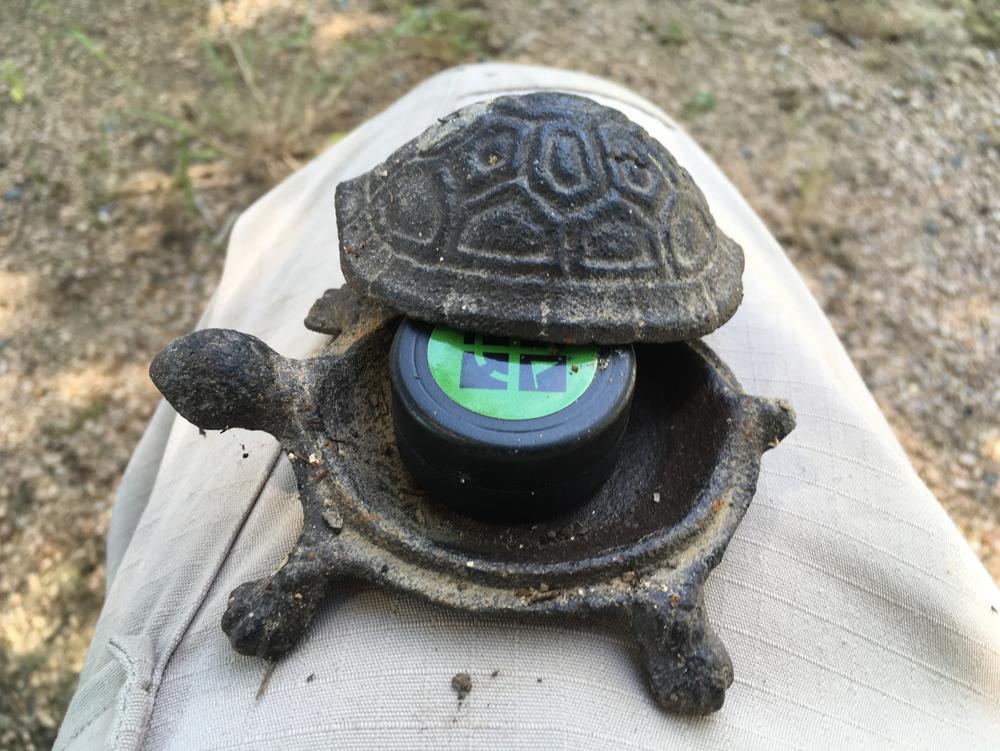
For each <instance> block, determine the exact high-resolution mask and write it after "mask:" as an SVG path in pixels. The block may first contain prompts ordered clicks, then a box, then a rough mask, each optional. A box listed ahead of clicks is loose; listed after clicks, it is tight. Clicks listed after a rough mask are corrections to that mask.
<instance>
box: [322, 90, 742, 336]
mask: <svg viewBox="0 0 1000 751" xmlns="http://www.w3.org/2000/svg"><path fill="white" fill-rule="evenodd" d="M336 203H337V226H338V229H339V234H340V247H341V259H342V264H343V269H344V273H345V275H346V276H347V279H348V281H349V283H350V284H351V285H352V286H353V287H354V288H355V289H358V290H360V291H363V292H364V293H366V294H371V295H374V296H375V297H377V298H379V299H380V300H382V301H383V302H384V303H386V304H387V305H389V306H390V307H392V308H394V309H396V310H400V311H403V312H405V313H406V314H407V315H410V316H412V317H414V318H419V319H421V320H426V321H435V322H438V321H447V322H448V323H449V325H451V326H454V327H456V328H460V329H465V330H469V331H480V332H483V333H490V334H503V335H507V336H518V337H523V338H527V339H537V340H543V341H563V342H570V341H572V342H584V341H587V342H595V343H600V344H612V343H624V342H667V341H678V340H685V339H695V338H697V337H699V336H702V335H704V334H707V333H709V332H710V331H712V330H714V329H716V328H718V327H719V326H720V325H721V324H722V323H724V322H725V321H726V320H728V319H729V318H730V317H731V316H732V315H733V313H734V312H736V308H737V306H738V305H739V303H740V300H741V298H742V294H743V288H742V283H741V276H742V273H743V251H742V250H741V249H740V247H739V246H738V245H737V244H736V243H734V242H733V241H732V240H730V239H729V238H728V237H726V236H725V235H724V234H723V233H722V232H721V231H720V230H719V229H718V228H717V227H716V225H715V222H714V220H713V219H712V215H711V213H710V212H709V209H708V205H707V204H706V202H705V198H704V196H703V195H702V193H701V191H700V190H699V189H698V187H697V186H696V185H695V184H694V182H693V181H692V180H691V176H690V175H689V174H688V173H687V171H686V170H685V169H684V168H683V167H681V166H680V165H679V164H677V162H676V161H675V160H674V158H673V157H672V156H671V155H670V153H669V152H668V151H667V150H666V149H665V148H664V147H663V146H662V145H661V144H660V143H659V141H656V140H655V139H653V138H651V137H650V136H649V135H648V134H647V133H646V132H645V131H644V130H643V129H642V128H640V127H639V126H638V125H636V124H634V123H632V122H631V121H630V120H628V118H626V117H625V116H624V115H623V114H621V113H620V112H618V111H617V110H613V109H610V108H608V107H604V106H602V105H600V104H597V103H596V102H594V101H592V100H590V99H585V98H583V97H579V96H573V95H571V94H561V93H552V92H549V93H540V94H527V95H523V96H506V97H501V98H499V99H495V100H493V101H490V102H485V103H480V104H474V105H472V106H469V107H466V108H464V109H461V110H459V111H458V112H455V113H454V114H452V115H449V116H448V117H445V118H443V119H441V120H440V121H439V122H438V123H437V124H436V125H434V126H432V127H431V128H429V129H428V130H427V131H426V132H424V134H423V135H421V136H420V137H419V138H416V139H414V140H413V141H410V142H409V143H407V144H406V145H405V146H403V147H402V148H400V149H399V150H398V151H396V152H395V153H394V154H392V155H391V156H390V157H389V158H388V159H387V160H386V161H385V163H383V164H382V165H380V166H378V167H376V168H375V169H373V170H371V171H370V172H368V173H366V174H364V175H362V176H360V177H357V178H355V179H353V180H348V181H346V182H343V183H341V184H340V185H339V186H338V187H337V196H336Z"/></svg>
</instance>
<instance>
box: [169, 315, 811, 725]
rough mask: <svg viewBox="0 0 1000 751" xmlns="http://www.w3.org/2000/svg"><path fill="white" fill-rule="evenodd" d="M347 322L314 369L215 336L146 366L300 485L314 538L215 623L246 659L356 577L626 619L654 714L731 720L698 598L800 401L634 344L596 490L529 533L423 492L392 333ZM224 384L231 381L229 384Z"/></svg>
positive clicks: (692, 355) (691, 356) (202, 417)
mask: <svg viewBox="0 0 1000 751" xmlns="http://www.w3.org/2000/svg"><path fill="white" fill-rule="evenodd" d="M335 298H336V296H334V297H331V298H330V300H329V301H330V304H331V305H334V304H337V305H341V306H344V305H345V303H344V300H340V299H335ZM348 307H350V306H348ZM345 309H346V308H345ZM350 309H351V311H352V313H351V315H346V314H345V315H340V316H337V315H334V313H333V312H332V311H326V313H324V311H322V310H319V311H316V310H315V309H314V313H313V314H311V315H313V317H314V319H322V320H324V321H326V323H325V325H327V326H329V327H332V328H340V329H341V333H340V335H339V336H337V338H336V339H335V340H334V341H333V342H332V344H331V345H330V346H329V348H328V349H327V350H326V351H325V352H324V353H323V354H321V355H319V356H318V357H315V358H312V359H309V360H304V361H297V360H289V359H286V358H283V357H281V356H280V355H278V354H277V353H275V352H274V351H273V350H271V349H270V348H268V347H267V346H266V345H265V344H264V343H263V342H261V341H260V340H258V339H255V338H254V337H251V336H249V335H246V334H240V333H238V332H233V331H227V330H206V331H200V332H196V333H194V334H190V335H188V336H186V337H182V338H181V339H178V340H177V341H175V342H174V343H172V344H171V345H169V346H168V347H167V348H166V349H165V350H164V351H163V352H162V353H160V354H159V355H158V356H157V358H156V359H155V360H154V362H153V365H152V366H151V368H150V373H151V376H152V377H153V380H154V382H155V383H156V384H157V386H158V387H159V388H160V390H161V391H162V392H163V394H164V395H165V396H166V397H167V399H168V401H170V402H171V404H173V406H174V407H175V408H176V409H177V411H178V412H179V413H180V414H181V415H183V416H184V417H186V418H187V419H188V420H190V421H191V422H193V423H194V424H195V425H197V426H199V427H204V428H208V429H219V428H223V427H229V426H233V427H247V428H251V429H259V430H266V431H268V432H270V433H271V434H272V435H274V436H275V437H276V438H277V439H278V440H279V441H280V442H281V445H282V447H283V449H284V451H285V453H286V455H287V457H288V459H289V461H290V462H291V465H292V467H293V469H294V472H295V476H296V480H297V483H298V488H299V495H300V499H301V502H302V507H303V529H302V533H301V535H300V537H299V540H298V542H297V543H296V545H295V547H294V548H293V549H292V551H291V552H290V553H289V555H288V560H287V562H286V563H285V564H284V565H283V566H282V567H281V568H280V569H279V570H278V571H276V572H275V573H274V574H272V575H271V576H269V577H267V578H266V579H263V580H260V581H255V582H248V583H245V584H243V585H241V586H240V587H238V588H237V589H236V590H235V591H234V592H233V593H232V596H231V597H230V600H229V604H228V607H227V609H226V612H225V614H224V616H223V619H222V626H223V629H224V630H225V632H226V634H227V635H228V636H229V638H230V640H231V641H232V644H233V647H234V648H235V649H236V650H237V651H238V652H240V653H243V654H248V655H257V656H260V657H263V658H267V659H275V658H278V657H280V656H281V655H283V654H285V653H286V652H288V651H289V650H290V649H292V648H293V647H294V646H295V644H296V643H297V642H298V640H299V639H300V638H301V637H302V635H303V634H304V632H305V630H306V629H307V628H308V626H309V623H310V621H311V619H312V617H313V614H314V613H315V611H316V608H317V607H318V605H319V604H320V603H321V602H322V601H323V600H324V599H325V598H326V597H328V596H331V595H333V594H335V593H336V590H337V587H338V584H341V583H343V582H345V581H348V580H363V581H367V582H370V583H371V584H373V585H376V586H381V587H387V588H390V589H393V590H397V591H400V592H405V593H408V594H412V595H415V596H417V597H421V598H423V599H425V600H429V601H431V602H433V603H437V604H439V605H442V606H445V607H451V608H457V609H460V610H464V611H467V612H471V613H482V614H503V615H508V616H514V617H519V618H530V617H567V618H591V619H593V618H598V619H607V620H610V619H616V620H620V616H621V615H622V614H624V615H625V616H627V621H628V622H629V623H631V628H632V630H633V633H634V638H635V640H636V642H637V643H638V645H639V647H640V650H641V654H642V659H643V664H644V666H645V671H646V675H647V678H648V683H649V687H650V691H651V693H652V695H653V696H654V697H655V699H656V701H657V702H658V703H659V704H660V705H661V706H662V707H663V708H664V709H666V710H668V711H671V712H676V713H683V714H707V713H710V712H713V711H716V710H718V709H719V708H720V707H721V706H722V703H723V700H724V697H725V691H726V689H727V688H728V687H729V686H730V684H731V683H732V680H733V668H732V663H731V661H730V659H729V656H728V654H727V652H726V649H725V647H724V646H723V644H722V642H721V641H720V639H719V638H718V637H717V635H716V634H715V633H714V632H713V630H712V628H711V626H710V624H709V620H708V617H707V615H706V612H705V604H704V598H703V594H702V590H703V585H704V582H705V579H706V577H707V576H708V574H709V572H710V571H711V570H712V568H713V567H714V566H715V565H716V564H717V563H718V562H719V560H720V559H721V557H722V554H723V551H724V549H725V547H726V545H727V544H728V542H729V540H730V539H731V538H732V535H733V533H734V531H735V529H736V527H737V525H738V524H739V522H740V520H741V519H742V517H743V514H744V513H745V511H746V509H747V506H748V505H749V503H750V501H751V499H752V497H753V494H754V490H755V488H756V483H757V478H758V474H759V470H760V460H761V456H762V454H763V452H764V451H766V450H767V449H768V448H772V447H774V446H776V445H777V443H778V442H779V441H780V440H781V439H782V438H784V436H785V435H787V434H788V432H790V431H791V429H792V428H793V427H794V415H793V413H792V411H791V408H790V407H789V406H788V405H787V403H785V402H783V401H777V400H769V399H760V398H755V397H751V396H747V395H745V394H744V393H743V392H742V390H741V389H740V387H739V385H738V383H737V382H736V380H735V378H734V377H733V375H732V374H731V373H730V372H729V370H728V369H727V368H726V367H725V365H723V364H722V363H721V362H720V361H719V360H718V358H717V357H716V356H715V355H714V353H712V352H711V350H710V349H709V348H708V347H706V346H705V345H703V344H700V343H674V344H665V345H643V346H639V347H637V348H636V356H637V358H638V371H637V372H638V378H637V382H636V393H635V401H634V408H633V413H632V414H633V417H632V419H631V420H630V422H629V426H628V429H627V431H626V435H625V437H624V438H623V441H624V450H623V451H622V455H621V457H620V459H619V462H618V466H617V467H616V469H615V470H614V472H613V473H612V476H611V477H610V479H609V480H608V481H607V482H606V483H605V485H604V486H603V487H602V488H601V490H600V491H599V492H598V493H597V494H596V495H595V496H594V497H593V498H591V499H590V500H589V501H587V502H586V503H584V504H583V505H581V506H579V507H578V508H576V509H573V510H572V511H569V512H567V513H565V514H564V515H562V516H560V517H556V518H551V519H547V520H543V521H539V522H536V523H533V524H513V525H497V524H492V523H488V522H484V521H477V520H474V519H471V518H468V517H465V516H463V515H461V514H460V513H458V512H456V511H454V510H452V509H449V508H447V507H445V506H443V505H441V504H438V503H437V502H435V501H434V500H433V499H432V498H429V497H427V495H426V494H425V493H424V492H423V491H422V490H421V489H420V488H418V487H416V486H415V485H414V483H413V480H412V478H411V477H410V476H409V474H408V473H407V471H406V469H405V467H404V466H403V464H402V461H401V459H400V456H399V452H398V450H397V448H396V446H395V439H394V436H393V427H392V417H391V413H390V408H389V379H388V352H389V345H390V342H391V340H392V337H393V334H394V332H395V329H396V327H397V326H398V323H399V319H398V318H396V317H393V316H392V315H391V314H389V313H388V312H386V311H385V310H384V309H382V308H379V307H378V306H360V307H357V306H354V307H350ZM223 372H225V374H226V383H228V384H230V385H229V386H226V387H222V388H220V383H221V382H222V380H223V379H221V378H220V377H219V375H220V373H223Z"/></svg>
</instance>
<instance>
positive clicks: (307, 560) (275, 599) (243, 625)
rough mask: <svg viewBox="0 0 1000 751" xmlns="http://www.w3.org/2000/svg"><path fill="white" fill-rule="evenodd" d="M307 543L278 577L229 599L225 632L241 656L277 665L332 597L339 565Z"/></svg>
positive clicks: (248, 585)
mask: <svg viewBox="0 0 1000 751" xmlns="http://www.w3.org/2000/svg"><path fill="white" fill-rule="evenodd" d="M301 542H302V541H300V544H299V545H297V546H296V547H295V549H294V550H293V551H292V553H291V554H290V555H289V558H288V561H287V562H286V563H285V565H284V566H282V567H281V568H280V569H278V570H277V571H276V572H275V573H274V574H272V575H271V576H269V577H267V578H265V579H258V580H256V581H250V582H244V583H243V584H241V585H240V586H238V587H237V588H236V589H235V590H233V593H232V594H231V595H230V596H229V604H228V605H227V607H226V612H225V613H224V614H223V616H222V630H223V631H225V633H226V635H227V636H228V637H229V640H230V641H231V642H232V645H233V649H235V650H236V651H237V652H239V653H240V654H245V655H255V656H258V657H263V658H265V659H269V660H273V659H277V658H279V657H281V656H282V655H284V654H285V653H287V652H288V651H290V650H291V649H292V648H293V647H294V646H295V645H296V644H297V643H298V641H299V639H301V638H302V635H303V634H304V633H305V631H306V629H307V628H308V627H309V623H310V622H311V621H312V618H313V615H314V614H315V612H316V609H317V607H318V606H319V605H320V603H321V602H323V600H324V599H325V598H326V597H327V595H328V594H329V593H330V590H331V588H332V584H333V582H334V576H335V574H336V573H337V566H336V562H335V560H334V559H332V558H330V557H329V554H326V555H324V554H322V553H321V552H319V551H317V550H316V549H314V548H312V547H310V546H306V545H302V544H301Z"/></svg>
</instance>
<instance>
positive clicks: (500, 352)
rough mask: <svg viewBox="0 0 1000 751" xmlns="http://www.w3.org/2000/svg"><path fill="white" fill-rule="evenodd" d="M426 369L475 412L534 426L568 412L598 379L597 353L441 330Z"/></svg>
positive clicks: (429, 346) (437, 331) (430, 345)
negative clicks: (539, 420) (532, 421)
mask: <svg viewBox="0 0 1000 751" xmlns="http://www.w3.org/2000/svg"><path fill="white" fill-rule="evenodd" d="M427 364H428V365H429V366H430V370H431V375H433V376H434V380H435V382H436V383H437V385H438V386H440V387H441V390H442V391H444V393H445V394H447V395H448V396H449V397H450V398H451V399H452V400H453V401H455V402H456V403H457V404H459V405H460V406H462V407H465V408H466V409H468V410H471V411H472V412H476V413H477V414H480V415H485V416H486V417H496V418H498V419H501V420H530V419H532V418H535V417H545V416H546V415H551V414H553V413H555V412H558V411H559V410H561V409H565V408H566V407H568V406H569V405H571V404H572V403H573V402H575V401H576V400H577V399H579V398H580V397H581V396H582V395H583V392H585V391H586V390H587V388H588V387H589V386H590V384H591V382H593V380H594V375H595V374H596V373H597V347H575V346H574V347H569V346H558V345H549V344H545V343H540V342H521V341H519V340H517V339H508V338H507V337H500V336H490V335H488V334H472V333H466V332H462V331H455V330H454V329H449V328H446V327H444V326H437V327H436V328H435V329H434V331H433V332H431V337H430V341H429V342H428V343H427Z"/></svg>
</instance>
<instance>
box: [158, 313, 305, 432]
mask: <svg viewBox="0 0 1000 751" xmlns="http://www.w3.org/2000/svg"><path fill="white" fill-rule="evenodd" d="M292 366H293V362H292V361H290V360H287V359H286V358H284V357H282V356H281V355H279V354H278V353H277V352H275V351H274V350H273V349H271V348H270V347H268V346H267V345H266V344H264V342H262V341H261V340H260V339H258V338H257V337H255V336H250V335H249V334H241V333H240V332H238V331H232V330H230V329H205V330H203V331H196V332H194V333H193V334H188V335H187V336H182V337H180V338H179V339H175V340H174V341H173V342H171V343H170V344H168V345H167V346H166V347H165V348H164V349H163V350H162V351H161V352H160V353H159V354H157V355H156V357H154V358H153V362H152V363H151V364H150V366H149V376H150V378H151V379H152V381H153V383H154V384H155V385H156V387H157V388H158V389H159V390H160V393H162V394H163V396H164V397H166V400H167V401H168V402H170V404H171V405H172V406H173V407H174V409H176V410H177V412H178V413H180V415H181V416H182V417H184V418H185V419H187V420H188V421H189V422H191V423H193V424H195V425H197V426H198V427H199V428H202V429H204V430H225V429H226V428H231V427H232V428H247V429H250V430H266V431H267V432H269V433H271V434H273V435H280V434H281V433H283V432H284V429H285V427H286V426H287V425H288V422H289V421H288V415H289V409H288V407H289V404H290V403H295V402H296V401H297V400H295V399H292V400H289V399H287V398H283V397H285V396H287V395H288V392H289V391H291V392H293V393H294V392H301V387H300V380H299V378H298V377H297V376H298V373H297V369H296V368H294V367H292Z"/></svg>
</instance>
